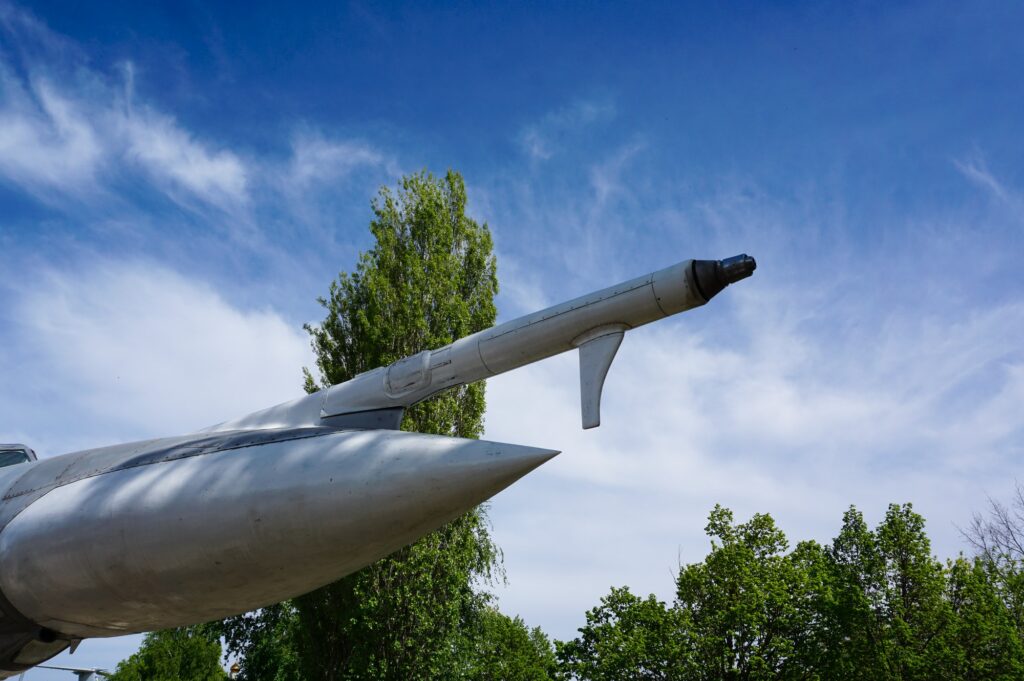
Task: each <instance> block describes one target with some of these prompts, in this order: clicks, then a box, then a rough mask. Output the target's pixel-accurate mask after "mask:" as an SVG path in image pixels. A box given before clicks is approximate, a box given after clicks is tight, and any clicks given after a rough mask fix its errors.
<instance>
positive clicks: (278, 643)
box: [211, 603, 304, 681]
mask: <svg viewBox="0 0 1024 681" xmlns="http://www.w3.org/2000/svg"><path fill="white" fill-rule="evenodd" d="M211 626H212V627H213V629H214V631H215V632H216V633H217V635H218V636H220V637H222V638H223V639H224V642H225V644H226V646H227V649H228V650H229V651H231V652H232V653H233V655H235V656H236V657H238V658H240V660H241V662H242V664H240V665H239V666H240V667H241V668H242V671H241V672H240V673H239V675H238V679H239V681H304V677H303V675H302V672H301V668H300V666H299V660H298V652H297V650H298V645H297V644H296V636H297V634H298V616H297V614H296V612H295V607H294V606H293V605H292V604H291V603H279V604H277V605H272V606H269V607H267V608H263V609H262V610H258V611H256V612H251V613H247V614H245V615H239V616H238V617H230V618H228V619H226V620H223V621H222V622H218V623H216V624H214V625H211Z"/></svg>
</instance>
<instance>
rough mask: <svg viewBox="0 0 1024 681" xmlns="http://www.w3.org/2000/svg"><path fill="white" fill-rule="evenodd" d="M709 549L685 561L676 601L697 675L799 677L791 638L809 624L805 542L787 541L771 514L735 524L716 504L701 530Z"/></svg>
mask: <svg viewBox="0 0 1024 681" xmlns="http://www.w3.org/2000/svg"><path fill="white" fill-rule="evenodd" d="M705 530H706V532H707V533H708V535H709V536H710V537H711V538H712V541H711V553H710V554H708V556H707V558H705V560H704V561H703V562H702V563H695V564H692V565H688V566H686V567H684V568H683V569H682V570H681V571H680V573H679V579H678V581H677V600H676V607H677V608H679V609H680V610H681V611H682V613H683V615H684V616H685V619H686V622H687V631H688V632H689V636H690V638H691V641H692V646H693V650H694V655H695V661H696V666H697V669H698V673H697V675H696V676H695V677H694V678H701V679H769V678H771V679H775V678H802V677H803V671H804V670H803V669H802V666H801V665H802V658H801V656H800V655H799V654H798V644H799V642H800V641H801V638H802V636H803V634H804V632H805V631H806V630H807V628H808V623H809V619H810V618H811V617H812V615H811V613H809V612H808V611H807V607H806V605H807V603H808V602H810V601H811V598H810V595H809V589H808V587H809V584H810V581H809V578H808V575H807V572H806V570H805V569H804V568H805V563H804V561H803V558H804V557H805V556H804V553H806V552H807V551H808V550H809V549H807V548H805V549H803V550H802V552H801V553H799V554H796V555H797V558H798V559H794V557H793V556H792V555H785V553H784V552H785V551H786V549H787V548H788V542H787V541H786V537H785V535H784V534H783V532H782V531H781V530H780V529H779V528H778V527H777V526H776V525H775V521H774V520H773V519H772V517H771V516H769V515H765V514H755V515H754V516H753V517H752V518H751V519H750V520H749V521H747V522H745V523H739V524H737V523H734V521H733V514H732V511H730V510H728V509H726V508H722V507H721V506H715V508H714V509H713V510H712V511H711V514H710V516H709V517H708V525H707V527H706V528H705Z"/></svg>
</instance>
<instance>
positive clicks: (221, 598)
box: [0, 255, 756, 678]
mask: <svg viewBox="0 0 1024 681" xmlns="http://www.w3.org/2000/svg"><path fill="white" fill-rule="evenodd" d="M755 267H756V263H755V262H754V260H753V258H750V257H748V256H746V255H738V256H735V257H732V258H728V259H726V260H720V261H719V260H687V261H684V262H681V263H678V264H676V265H673V266H672V267H668V268H666V269H663V270H659V271H657V272H653V273H650V274H646V275H644V276H642V277H638V278H636V279H632V280H630V281H626V282H623V283H621V284H617V285H615V286H612V287H609V288H606V289H603V290H600V291H596V292H593V293H590V294H587V295H585V296H582V297H580V298H576V299H575V300H571V301H569V302H566V303H562V304H560V305H555V306H554V307H551V308H548V309H546V310H542V311H540V312H536V313H534V314H531V315H527V316H525V317H521V318H519V319H515V320H512V321H510V322H506V323H504V324H500V325H498V326H495V327H492V328H490V329H487V330H486V331H481V332H480V333H476V334H473V335H471V336H467V337H465V338H462V339H459V340H457V341H455V342H454V343H452V344H450V345H447V346H445V347H443V348H437V349H434V350H425V351H423V352H421V353H419V354H417V355H413V356H412V357H407V358H405V359H401V360H399V361H397V362H395V363H394V364H392V365H391V366H387V367H380V368H378V369H374V370H372V371H369V372H367V373H364V374H361V375H359V376H356V377H355V378H353V379H352V380H350V381H348V382H346V383H342V384H339V385H335V386H333V387H331V388H328V389H325V390H321V391H320V392H317V393H314V394H312V395H307V396H305V397H302V398H300V399H297V400H294V401H292V402H286V403H284V404H280V405H278V406H276V407H271V408H269V409H265V410H263V411H259V412H256V413H253V414H249V415H248V416H244V417H242V418H239V419H236V420H234V421H229V422H226V423H222V424H220V425H217V426H212V427H210V428H207V429H205V430H203V431H200V432H197V433H193V434H190V435H183V436H179V437H170V438H162V439H159V440H148V441H145V442H134V443H130V444H123V445H115V446H112V447H103V448H100V449H92V450H88V451H83V452H74V453H71V454H64V455H63V456H55V457H51V458H46V459H42V460H36V456H35V453H34V452H32V450H30V449H28V448H26V447H24V446H21V445H0V494H2V495H3V498H2V501H0V678H7V677H9V676H12V675H16V674H18V673H20V672H23V671H24V670H26V669H29V668H30V667H32V666H33V665H37V664H39V663H41V662H44V661H45V660H47V659H49V658H51V657H53V656H54V655H56V654H57V653H59V652H61V651H62V650H64V649H65V648H68V647H72V649H73V648H74V647H76V646H77V645H78V643H79V642H80V641H81V640H82V639H85V638H89V637H101V636H120V635H122V634H129V633H135V632H143V631H152V630H156V629H163V628H167V627H177V626H184V625H190V624H196V623H200V622H206V621H209V620H213V619H217V618H221V617H226V616H230V615H235V614H238V613H241V612H246V611H249V610H253V609H256V608H260V607H263V606H266V605H268V604H271V603H277V602H279V601H282V600H284V599H287V598H292V597H294V596H298V595H300V594H303V593H306V592H309V591H312V590H313V589H316V588H318V587H320V586H323V585H324V584H328V583H330V582H333V581H335V580H337V579H339V578H341V577H343V576H345V575H347V574H349V573H351V572H354V571H356V570H358V569H360V568H362V567H363V566H365V565H368V564H370V563H372V562H373V561H375V560H377V559H379V558H381V557H383V556H386V555H387V554H389V553H391V552H393V551H395V550H396V549H398V548H400V547H402V546H405V545H406V544H409V543H411V542H413V541H415V540H416V539H417V538H419V537H421V536H423V535H424V534H426V533H428V532H430V531H431V530H434V529H436V528H437V527H440V526H441V525H443V524H444V523H446V522H448V521H450V520H452V519H453V518H456V517H457V516H459V515H460V514H462V513H464V512H465V511H467V510H469V509H471V508H473V507H474V506H476V505H477V504H479V503H481V502H482V501H484V500H486V499H488V498H489V497H491V496H493V495H494V494H496V493H498V492H499V491H501V490H502V489H504V488H505V487H507V486H509V485H510V484H512V483H513V482H515V481H516V480H517V479H519V478H520V477H522V476H523V475H525V474H526V473H528V472H530V471H531V470H533V469H534V468H536V467H537V466H539V465H541V464H542V463H544V462H545V461H547V460H548V459H550V458H551V457H553V456H555V455H556V454H558V452H556V451H554V450H549V449H536V448H533V447H524V446H520V445H512V444H502V443H496V442H486V441H479V440H464V439H459V438H452V437H441V436H436V435H425V434H421V433H408V432H402V431H400V430H399V424H400V423H401V420H402V414H403V411H404V410H405V409H406V408H407V407H409V406H411V405H413V404H415V403H417V402H419V401H421V400H424V399H426V398H428V397H430V396H431V395H433V394H435V393H437V392H440V391H442V390H445V389H447V388H451V387H453V386H457V385H462V384H466V383H471V382H473V381H478V380H481V379H484V378H487V377H489V376H494V375H496V374H500V373H502V372H505V371H509V370H510V369H515V368H516V367H521V366H523V365H525V364H530V363H531V362H536V361H538V360H541V359H544V358H545V357H550V356H552V355H555V354H558V353H561V352H567V351H569V350H574V349H579V357H580V394H581V400H582V415H583V427H584V428H593V427H595V426H597V425H599V423H600V405H601V389H602V386H603V384H604V379H605V375H606V374H607V372H608V368H609V367H610V366H611V363H612V360H613V359H614V357H615V353H616V352H617V351H618V348H619V344H620V343H621V342H622V338H623V335H624V334H625V332H626V331H628V330H630V329H633V328H635V327H637V326H640V325H642V324H647V323H649V322H652V321H655V320H657V319H661V318H663V317H667V316H669V315H673V314H677V313H679V312H683V311H685V310H689V309H691V308H694V307H697V306H700V305H703V304H705V303H706V302H708V301H709V300H710V299H711V298H712V297H713V296H714V295H716V294H717V293H719V292H720V291H721V290H722V289H724V288H725V287H726V286H728V285H729V284H731V283H733V282H736V281H738V280H740V279H743V278H745V277H748V276H750V275H751V274H752V273H753V271H754V268H755Z"/></svg>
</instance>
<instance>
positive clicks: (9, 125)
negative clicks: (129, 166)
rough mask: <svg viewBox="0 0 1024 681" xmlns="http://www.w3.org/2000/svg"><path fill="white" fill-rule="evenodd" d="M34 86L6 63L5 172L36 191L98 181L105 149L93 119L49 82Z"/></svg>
mask: <svg viewBox="0 0 1024 681" xmlns="http://www.w3.org/2000/svg"><path fill="white" fill-rule="evenodd" d="M29 88H30V89H26V88H25V87H24V86H23V85H22V83H20V82H19V81H18V80H17V79H16V78H15V77H14V76H13V75H12V73H11V72H10V70H9V69H8V68H7V67H6V66H5V65H4V64H2V63H0V175H2V176H4V177H6V178H7V179H8V180H10V181H12V182H14V183H16V184H19V185H22V186H24V187H26V188H29V189H33V190H36V191H39V190H40V189H47V190H52V189H58V190H64V189H67V188H75V189H76V190H77V191H86V190H88V189H90V188H92V187H94V185H95V181H96V177H95V176H96V172H97V169H98V168H99V166H100V165H101V164H102V162H103V156H104V150H103V148H102V143H101V141H100V140H99V139H97V133H96V131H95V130H94V129H93V127H92V124H91V123H90V122H89V121H88V120H87V117H86V116H84V115H82V112H80V111H79V110H78V108H77V107H76V106H75V105H74V103H72V102H70V101H68V100H67V99H65V98H64V97H63V96H61V95H60V94H59V93H58V92H56V91H55V89H54V88H53V87H52V86H51V85H50V84H48V83H47V82H45V81H43V80H37V81H34V82H31V83H30V84H29Z"/></svg>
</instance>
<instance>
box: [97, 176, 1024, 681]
mask: <svg viewBox="0 0 1024 681" xmlns="http://www.w3.org/2000/svg"><path fill="white" fill-rule="evenodd" d="M466 200H467V199H466V191H465V183H464V181H463V179H462V177H461V176H460V175H459V174H458V173H455V172H452V171H449V172H448V173H447V174H446V175H445V176H444V177H441V178H438V177H435V176H433V175H431V174H429V173H426V172H421V173H416V174H413V175H410V176H406V177H404V178H402V180H401V182H400V183H399V186H398V188H397V189H396V190H394V191H392V190H390V189H387V188H384V189H382V190H381V192H380V193H379V194H378V196H377V197H376V198H375V199H374V201H373V202H372V204H371V207H372V210H373V218H372V220H371V222H370V232H371V234H372V236H373V238H374V246H373V247H372V248H371V249H370V250H369V251H367V252H365V253H363V254H362V255H361V256H360V259H359V262H358V263H357V266H356V268H355V271H354V272H352V273H345V272H343V273H341V274H340V275H339V276H338V278H337V279H336V280H335V281H334V282H332V284H331V286H330V289H329V292H328V295H327V296H326V297H324V298H321V299H320V301H319V302H320V303H321V305H322V306H323V307H324V309H325V311H326V314H325V318H324V320H323V322H322V323H320V324H318V325H315V326H312V325H311V326H307V327H306V329H307V331H308V332H309V334H310V339H311V342H312V346H313V349H314V351H315V354H316V363H317V370H318V373H319V376H320V380H319V381H317V380H316V379H315V378H314V376H313V373H312V372H310V371H309V370H304V374H303V376H304V381H305V387H306V389H307V390H308V391H311V392H312V391H315V390H317V389H319V388H322V387H326V386H329V385H332V384H336V383H340V382H342V381H346V380H348V379H350V378H352V377H354V376H355V375H357V374H358V373H361V372H363V371H366V370H369V369H372V368H375V367H377V366H383V365H387V364H390V363H391V362H393V361H395V360H397V359H400V358H402V357H405V356H408V355H412V354H414V353H416V352H418V351H420V350H422V349H424V348H436V347H441V346H443V345H446V344H448V343H450V342H452V341H454V340H456V339H457V338H460V337H462V336H465V335H468V334H470V333H473V332H476V331H479V330H482V329H484V328H487V327H489V326H492V325H493V324H494V321H495V317H496V312H495V306H494V296H495V294H496V293H497V290H498V280H497V273H496V260H495V257H494V254H493V246H492V240H491V235H490V232H489V230H488V228H487V225H486V224H483V225H481V224H479V223H477V222H476V221H474V220H473V219H471V218H470V217H469V216H467V215H466ZM484 390H485V388H484V385H483V383H477V384H473V385H470V386H464V387H461V388H457V389H455V390H452V391H448V392H446V393H444V394H441V395H438V396H435V397H434V398H431V399H430V400H427V401H425V402H423V403H421V404H418V405H416V406H415V407H413V408H411V409H409V410H407V411H406V414H405V419H404V421H403V424H402V427H403V429H407V430H415V431H418V432H424V433H436V434H442V435H453V436H459V437H479V435H480V434H481V432H482V430H483V415H484V406H485V393H484ZM1015 513H1016V515H1015ZM924 525H925V524H924V519H923V518H922V517H921V516H920V515H918V514H917V513H915V512H914V511H913V509H912V508H911V506H910V505H909V504H906V505H892V506H890V507H889V509H888V511H887V513H886V515H885V518H884V520H883V521H882V522H881V523H880V524H879V525H878V526H877V527H875V528H874V529H871V528H869V527H868V526H867V525H866V523H865V521H864V518H863V516H862V515H861V513H860V512H859V511H858V510H857V509H854V508H851V509H849V510H848V511H847V512H846V513H845V514H844V516H843V519H842V525H841V528H840V531H839V533H838V535H837V536H836V537H835V539H834V540H833V541H832V542H831V543H830V544H826V545H821V544H818V543H816V542H813V541H803V542H799V543H797V544H796V546H795V547H793V548H792V549H791V548H790V545H789V542H788V541H787V539H786V537H785V535H784V534H783V532H782V531H781V530H780V529H779V528H778V527H777V526H776V525H775V522H774V521H773V519H772V518H771V516H769V515H762V514H758V515H754V516H753V517H752V518H751V519H749V520H747V521H745V522H737V521H736V520H735V518H734V517H733V514H732V513H731V512H730V511H729V510H728V509H726V508H723V507H721V506H716V507H715V508H714V509H713V510H712V511H711V513H710V515H709V519H708V524H707V528H706V531H707V533H708V536H709V537H710V538H711V551H710V552H709V554H708V555H707V556H706V557H705V559H704V560H703V561H701V562H699V563H693V564H690V565H686V566H683V567H682V568H681V569H680V571H679V573H678V577H677V580H676V596H675V598H674V599H673V600H672V601H671V602H669V603H666V602H662V601H660V600H658V599H657V598H655V597H654V596H653V595H652V596H647V597H640V596H637V595H634V594H633V593H632V592H631V591H630V590H629V589H628V587H621V588H613V589H611V591H610V592H609V593H608V595H606V596H605V597H604V598H602V599H601V601H600V603H598V604H596V605H595V607H594V608H593V609H591V610H590V611H588V612H587V613H586V623H585V625H584V626H583V627H581V628H580V630H579V635H578V636H577V637H576V638H574V639H572V640H569V641H555V642H552V641H551V640H550V639H549V638H548V637H547V636H546V635H545V634H544V632H542V631H541V630H540V629H539V628H536V627H534V628H530V627H528V626H527V625H526V623H524V622H523V620H522V619H520V618H518V617H509V616H508V615H505V614H503V613H501V612H500V611H498V610H497V609H496V608H495V606H494V603H493V599H492V597H491V596H490V595H489V593H488V591H487V586H488V584H489V583H490V582H491V581H492V580H494V579H500V578H501V576H502V574H501V553H500V550H499V549H498V547H497V546H496V545H495V544H494V542H493V541H492V539H491V537H490V534H489V532H488V524H487V518H486V508H485V507H480V508H478V509H476V510H475V511H473V512H471V513H468V514H466V515H465V516H463V517H461V518H459V519H457V520H455V521H453V522H452V523H449V524H448V525H447V526H445V527H443V528H441V529H439V530H437V531H435V532H433V533H431V534H430V535H428V536H426V537H424V538H423V539H421V540H419V541H418V542H416V543H414V544H412V545H410V546H408V547H405V548H403V549H401V550H400V551H398V552H396V553H395V554H392V555H391V556H389V557H387V558H385V559H383V560H381V561H378V562H377V563H375V564H373V565H371V566H369V567H367V568H364V569H363V570H361V571H359V572H357V573H355V574H353V575H349V576H348V577H345V578H343V579H342V580H340V581H338V582H336V583H334V584H331V585H328V586H325V587H323V588H321V589H318V590H317V591H314V592H312V593H310V594H306V595H304V596H301V597H298V598H296V599H293V600H292V601H288V602H285V603H280V604H276V605H273V606H270V607H267V608H263V609H262V610H259V611H256V612H252V613H247V614H244V615H239V616H237V617H232V618H228V619H226V620H223V621H220V622H212V623H208V624H205V625H200V626H195V627H189V628H186V629H178V630H171V631H163V632H156V633H153V634H149V635H147V637H146V638H145V640H144V643H143V645H142V647H141V648H140V650H139V652H137V653H136V654H135V655H133V656H131V657H130V658H128V659H127V660H125V661H124V662H122V663H121V664H120V665H119V666H118V668H117V671H116V673H115V674H114V676H113V678H114V679H116V680H117V681H143V680H145V681H165V680H166V681H171V680H174V681H213V680H220V679H224V678H226V674H225V672H224V671H223V668H222V666H221V660H222V656H224V655H226V656H228V657H230V659H232V660H237V661H238V663H239V665H240V667H241V672H240V674H239V676H238V678H239V679H242V680H244V681H342V680H345V681H347V680H354V679H396V680H397V679H453V680H454V679H465V680H469V681H477V680H479V681H483V680H485V679H510V680H514V681H519V680H522V681H541V680H544V679H580V680H593V681H598V680H600V681H604V680H611V679H665V680H675V679H679V680H683V679H686V680H689V679H694V680H697V679H699V680H711V679H735V680H737V681H739V680H746V679H769V678H771V679H776V678H780V679H808V680H812V679H865V680H866V679H893V680H896V679H899V680H901V681H902V680H910V679H1011V678H1022V677H1024V643H1022V641H1024V639H1022V635H1024V576H1022V575H1024V571H1021V570H1020V566H1021V564H1022V562H1021V559H1022V557H1024V551H1022V550H1021V547H1024V541H1022V539H1024V537H1022V536H1021V534H1020V533H1019V532H1018V531H1017V528H1020V527H1024V496H1022V495H1018V499H1017V503H1016V504H1015V505H1013V506H1011V507H1009V508H1007V507H1003V506H1000V505H998V504H993V506H992V514H991V515H990V516H986V517H978V518H975V520H974V522H973V524H972V525H971V526H970V528H969V531H968V535H969V537H970V538H971V540H972V542H973V543H974V545H975V547H976V549H977V553H978V556H977V557H975V558H965V557H962V556H961V557H958V558H956V559H953V560H948V561H945V562H943V561H939V560H937V559H936V558H934V557H933V556H932V554H931V548H930V544H929V541H928V537H927V535H926V533H925V529H924Z"/></svg>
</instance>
